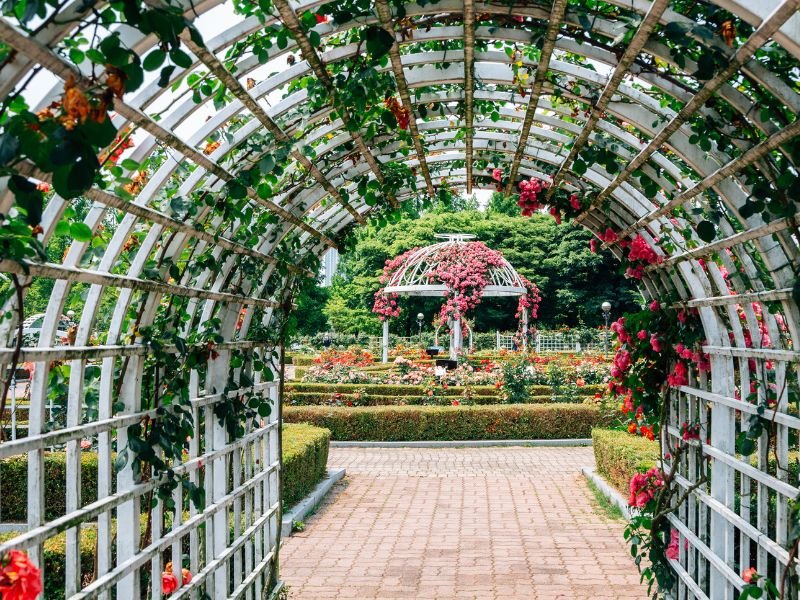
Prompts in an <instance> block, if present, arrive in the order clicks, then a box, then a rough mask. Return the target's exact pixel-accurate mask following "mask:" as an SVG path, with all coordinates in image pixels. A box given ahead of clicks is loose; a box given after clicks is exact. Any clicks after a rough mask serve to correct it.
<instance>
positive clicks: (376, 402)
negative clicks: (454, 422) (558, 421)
mask: <svg viewBox="0 0 800 600" xmlns="http://www.w3.org/2000/svg"><path fill="white" fill-rule="evenodd" d="M584 400H587V397H586V396H578V397H577V398H574V399H573V398H569V397H567V396H553V395H549V396H531V397H529V398H528V399H527V400H526V401H525V404H547V403H549V402H574V403H577V402H583V401H584ZM286 401H287V403H289V404H290V405H291V406H341V405H346V404H347V403H348V402H350V403H351V406H405V405H413V406H420V405H435V404H451V403H452V402H453V401H459V402H460V403H461V404H464V405H466V404H503V403H504V400H503V398H502V397H501V396H472V397H470V398H465V397H462V396H454V395H447V396H438V397H427V396H376V395H372V394H368V395H367V397H366V400H365V399H364V398H362V397H360V396H356V394H339V395H338V396H337V397H336V398H334V397H333V394H318V393H316V392H310V393H309V392H292V393H291V394H287V395H286Z"/></svg>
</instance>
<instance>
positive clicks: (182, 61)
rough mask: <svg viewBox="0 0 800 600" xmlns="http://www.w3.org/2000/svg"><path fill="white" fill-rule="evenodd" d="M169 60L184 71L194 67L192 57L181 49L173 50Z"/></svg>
mask: <svg viewBox="0 0 800 600" xmlns="http://www.w3.org/2000/svg"><path fill="white" fill-rule="evenodd" d="M169 58H170V60H171V61H172V62H174V63H175V64H176V65H178V66H179V67H181V68H182V69H188V68H189V67H191V66H192V57H191V56H189V55H188V54H186V52H184V51H183V50H181V49H179V48H178V49H175V50H172V51H171V52H170V53H169Z"/></svg>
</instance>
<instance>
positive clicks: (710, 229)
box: [697, 221, 717, 243]
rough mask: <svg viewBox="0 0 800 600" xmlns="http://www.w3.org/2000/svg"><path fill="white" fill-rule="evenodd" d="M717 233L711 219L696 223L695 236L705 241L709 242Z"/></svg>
mask: <svg viewBox="0 0 800 600" xmlns="http://www.w3.org/2000/svg"><path fill="white" fill-rule="evenodd" d="M716 235H717V228H716V226H715V225H714V224H713V223H712V222H711V221H700V222H699V223H698V224H697V237H699V238H700V239H701V240H703V241H704V242H706V243H709V242H711V241H712V240H713V239H714V238H715V237H716Z"/></svg>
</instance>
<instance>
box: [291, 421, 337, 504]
mask: <svg viewBox="0 0 800 600" xmlns="http://www.w3.org/2000/svg"><path fill="white" fill-rule="evenodd" d="M282 439H283V496H282V497H283V505H284V507H285V508H288V507H290V506H293V505H294V504H295V503H296V502H298V501H299V500H301V499H302V498H304V497H305V496H306V495H307V494H308V493H309V492H311V490H313V489H314V486H316V485H317V483H319V482H320V480H321V479H322V478H323V477H324V476H325V469H326V465H327V464H328V446H329V444H330V441H331V432H330V431H328V430H327V429H322V428H321V427H312V426H311V425H305V424H294V425H289V424H286V425H284V426H283V434H282Z"/></svg>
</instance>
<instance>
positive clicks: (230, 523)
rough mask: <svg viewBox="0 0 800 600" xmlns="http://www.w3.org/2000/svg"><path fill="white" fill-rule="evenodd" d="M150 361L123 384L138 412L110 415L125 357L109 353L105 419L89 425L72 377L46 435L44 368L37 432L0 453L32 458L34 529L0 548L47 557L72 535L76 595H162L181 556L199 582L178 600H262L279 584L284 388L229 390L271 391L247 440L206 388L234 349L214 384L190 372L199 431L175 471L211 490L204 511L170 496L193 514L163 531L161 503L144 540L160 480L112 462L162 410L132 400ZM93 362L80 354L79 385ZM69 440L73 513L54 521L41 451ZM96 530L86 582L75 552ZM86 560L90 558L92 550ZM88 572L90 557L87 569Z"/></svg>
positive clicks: (34, 421) (132, 369)
mask: <svg viewBox="0 0 800 600" xmlns="http://www.w3.org/2000/svg"><path fill="white" fill-rule="evenodd" d="M243 345H244V346H248V345H250V344H249V343H245V344H243ZM141 358H142V355H141V354H137V355H134V356H133V360H132V361H131V363H130V364H129V373H131V374H135V375H136V376H135V377H130V378H126V382H125V384H124V386H123V392H122V397H123V398H125V399H126V400H132V399H133V401H132V402H131V404H130V409H128V410H122V411H115V413H114V416H113V417H111V416H110V413H111V395H110V391H111V388H110V386H109V385H108V384H110V382H111V380H110V377H109V376H108V375H109V373H110V372H111V371H110V369H113V368H114V367H115V366H118V363H119V362H120V361H119V360H117V359H113V358H106V359H104V364H103V367H104V380H105V385H103V386H101V390H102V391H101V396H100V404H99V415H98V418H97V420H95V421H91V422H86V421H85V420H84V421H83V422H80V421H81V419H80V415H81V407H82V405H83V403H84V398H83V396H82V394H81V390H80V389H79V386H77V385H74V384H73V385H71V386H70V394H69V398H68V406H67V421H66V427H65V428H61V429H59V430H56V431H52V432H46V433H45V432H42V433H38V434H37V433H36V431H37V430H40V429H42V423H43V421H42V419H43V415H44V412H45V403H46V396H42V394H41V392H42V391H45V390H44V388H43V387H42V386H41V382H40V381H39V380H38V379H39V378H40V377H41V375H39V373H40V372H43V371H46V367H47V363H39V364H38V365H37V371H36V375H35V376H34V385H33V387H34V391H33V393H32V396H31V407H30V408H31V410H30V423H29V426H30V429H31V434H30V435H28V436H26V437H20V438H18V439H16V440H14V441H10V442H6V443H3V444H0V459H4V458H8V457H13V456H20V455H24V454H23V453H26V454H27V460H28V483H29V486H28V488H29V489H28V494H29V495H28V531H27V532H26V533H24V534H22V535H21V536H19V537H17V538H15V539H13V540H11V541H9V542H6V543H4V544H0V553H3V552H4V551H6V550H7V549H10V548H20V547H22V548H27V549H28V550H29V552H31V553H32V554H33V555H34V556H35V557H36V558H37V559H38V561H39V563H40V564H43V562H42V561H43V555H42V544H43V543H44V542H45V541H46V540H48V539H49V538H51V537H53V536H54V535H55V534H57V533H59V532H62V531H65V532H66V548H67V551H66V555H65V561H66V562H65V570H66V580H65V582H64V592H65V595H66V597H67V598H109V597H116V598H138V597H144V596H145V593H146V592H147V591H148V590H150V591H149V593H147V595H148V596H150V597H152V598H154V599H159V598H161V597H162V595H161V587H160V586H161V573H162V571H163V570H164V569H165V564H166V562H167V561H170V560H171V561H173V562H174V564H175V565H176V567H175V572H176V573H178V572H179V568H178V565H180V564H181V563H182V562H184V561H183V560H182V558H181V557H187V558H188V564H187V566H188V568H189V570H190V572H191V573H192V581H191V584H189V585H186V586H184V587H182V588H181V589H180V590H179V591H178V592H177V593H176V594H175V596H173V597H176V598H181V597H191V598H199V597H201V595H202V593H208V594H210V595H211V597H214V598H223V597H225V598H227V597H235V598H238V597H246V598H261V596H262V592H264V591H265V589H266V587H267V586H268V585H270V583H274V581H272V578H273V577H274V572H272V570H271V565H272V562H273V560H274V558H275V555H276V549H277V542H278V533H279V532H278V527H279V518H278V509H279V506H278V490H279V484H278V476H279V460H278V456H279V455H278V446H279V444H278V435H279V428H278V411H277V404H276V399H277V383H275V382H258V381H256V383H255V384H254V386H252V387H251V388H242V389H240V390H236V391H235V392H229V394H228V395H235V394H236V393H237V392H250V391H252V392H257V393H259V394H262V395H264V396H265V397H267V398H269V399H270V400H271V404H272V407H273V410H272V412H271V414H270V416H269V417H268V418H266V419H264V420H263V421H262V425H261V426H260V427H256V428H253V427H252V426H249V427H248V430H247V433H246V435H245V436H244V437H242V438H240V439H238V440H236V441H235V442H233V443H230V441H229V440H228V439H227V434H226V432H225V430H224V428H223V426H221V425H220V424H219V421H218V419H217V417H216V416H215V415H214V413H213V410H214V405H215V404H216V403H217V402H219V401H220V400H221V399H222V395H221V394H219V393H212V394H208V393H205V390H204V387H203V386H214V383H213V382H215V381H220V380H221V381H226V380H227V370H228V360H229V358H230V349H229V348H223V349H221V351H220V356H219V357H218V358H217V359H216V360H215V361H212V362H211V363H210V368H209V372H208V374H207V383H205V382H201V381H200V378H199V377H198V376H196V375H195V376H193V378H192V379H193V382H192V390H191V394H192V398H191V406H192V413H193V421H194V423H195V430H196V431H197V432H198V434H197V435H196V436H195V437H193V438H192V439H191V441H190V444H189V451H188V454H187V456H186V457H185V462H184V463H183V464H182V465H180V466H179V467H177V468H176V473H177V474H188V475H189V479H190V481H192V482H193V483H195V484H199V485H202V486H203V487H204V488H205V492H206V503H205V507H204V508H203V509H202V510H198V509H196V508H195V507H194V506H193V505H192V504H191V503H188V502H187V498H186V495H185V493H184V491H183V490H182V487H181V486H179V487H178V489H177V490H176V491H175V492H174V495H173V500H174V502H175V504H176V506H182V507H184V509H188V512H186V513H185V512H184V511H183V510H179V511H175V512H174V513H170V515H169V516H170V517H171V518H167V519H165V520H164V521H163V522H164V523H167V524H168V527H165V528H162V519H164V517H165V515H164V508H163V505H162V503H161V502H158V503H157V504H156V505H155V508H154V509H153V518H152V534H151V538H150V539H149V540H145V542H143V541H142V520H143V518H144V516H143V515H144V512H145V509H146V506H147V502H149V498H150V496H149V495H150V494H151V493H152V491H153V489H154V487H155V485H156V482H155V481H153V480H150V481H146V482H144V483H136V482H134V481H133V478H132V475H131V470H130V463H129V464H128V465H126V467H125V468H123V469H122V470H120V471H119V472H116V473H114V468H113V464H114V458H113V457H114V454H115V448H117V447H123V446H124V444H125V437H126V433H125V432H126V428H127V426H129V425H131V424H134V423H138V422H139V421H140V420H141V418H142V417H143V416H145V415H147V414H150V415H152V414H154V411H152V410H151V411H145V412H142V411H140V410H139V409H138V406H137V405H138V401H137V400H136V399H135V398H137V397H138V394H139V391H138V389H137V388H138V382H139V381H140V373H141V369H140V367H141V365H140V363H141ZM86 362H87V361H86V360H74V361H71V365H72V373H73V377H72V378H71V382H74V381H75V376H76V375H75V374H79V372H80V371H81V370H82V369H83V368H84V366H85V364H86ZM115 363H116V365H115ZM40 369H41V371H40ZM37 376H38V377H37ZM78 376H79V375H78ZM220 378H221V379H220ZM37 391H38V392H39V393H38V394H37ZM85 439H91V440H93V441H94V442H95V444H96V446H97V452H98V476H97V481H98V495H97V500H96V501H89V500H88V499H82V498H81V497H80V492H81V488H80V486H79V485H77V482H78V481H80V468H81V461H80V454H81V449H80V442H81V440H85ZM64 446H66V450H67V465H66V475H67V490H66V493H67V496H66V502H67V504H66V506H67V514H66V515H64V516H63V517H58V518H53V519H48V518H46V517H45V516H44V515H45V511H46V509H47V507H46V506H45V505H44V487H45V481H44V474H45V471H44V451H45V450H49V449H60V448H63V447H64ZM18 483H19V482H17V484H18ZM1 484H2V482H0V485H1ZM1 493H2V490H1V489H0V494H1ZM0 519H2V515H0ZM87 527H90V528H92V529H93V530H94V531H93V533H94V535H96V538H97V545H96V553H97V554H96V565H95V572H96V577H95V579H94V580H93V581H92V582H91V583H89V584H88V585H83V584H82V582H81V572H82V570H81V560H82V553H81V552H79V550H78V549H79V547H80V537H81V532H82V531H83V535H86V533H85V532H86V528H87ZM203 530H204V531H205V533H203ZM187 555H188V556H187ZM83 557H84V560H85V553H83ZM85 570H86V565H85V564H84V565H83V572H85ZM45 576H47V574H45ZM148 581H149V582H151V585H148V583H147V582H148Z"/></svg>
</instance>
